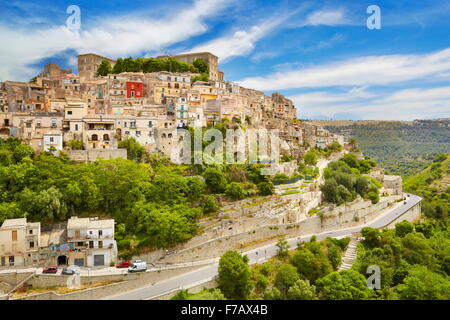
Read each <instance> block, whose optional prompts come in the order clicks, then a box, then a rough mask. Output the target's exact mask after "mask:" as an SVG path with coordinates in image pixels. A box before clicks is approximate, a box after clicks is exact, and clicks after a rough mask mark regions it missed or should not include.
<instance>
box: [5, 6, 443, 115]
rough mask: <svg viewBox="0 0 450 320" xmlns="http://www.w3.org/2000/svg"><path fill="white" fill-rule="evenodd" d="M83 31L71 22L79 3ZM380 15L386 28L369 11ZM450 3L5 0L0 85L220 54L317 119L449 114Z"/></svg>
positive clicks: (247, 82)
mask: <svg viewBox="0 0 450 320" xmlns="http://www.w3.org/2000/svg"><path fill="white" fill-rule="evenodd" d="M73 4H75V5H78V6H79V7H80V9H81V29H80V30H78V31H73V30H69V29H68V28H67V26H66V20H67V18H68V16H69V15H68V14H67V13H66V9H67V7H68V6H69V5H73ZM370 5H377V6H379V8H380V9H381V29H379V30H369V29H368V28H367V26H366V21H367V18H368V17H369V16H370V14H368V13H367V12H366V10H367V8H368V7H369V6H370ZM449 18H450V0H434V1H431V0H423V1H411V0H408V1H407V0H389V1H388V0H384V1H375V0H370V1H350V0H348V1H344V0H332V1H298V0H297V1H290V0H280V1H266V0H258V1H257V0H248V1H246V0H181V1H180V0H178V1H172V0H164V1H159V0H134V1H103V0H101V1H85V0H82V1H79V0H75V1H74V0H71V1H54V0H53V1H50V0H45V1H42V0H40V1H39V0H35V1H12V0H2V1H1V2H0V43H1V49H0V81H5V80H22V81H26V80H28V79H30V78H31V77H33V76H34V75H36V74H37V73H38V72H39V71H40V69H41V68H42V66H43V64H45V63H47V62H49V61H51V62H57V63H59V64H61V65H62V66H63V67H70V68H72V69H73V70H74V71H76V56H77V54H81V53H88V52H94V53H98V54H102V55H105V56H108V57H111V58H118V57H126V56H133V57H137V56H149V57H150V56H155V55H158V54H162V53H170V54H176V53H182V52H189V51H197V50H201V51H211V52H212V53H214V54H216V55H218V56H219V58H220V68H221V70H223V71H224V72H225V78H226V80H230V81H238V82H240V83H241V84H242V85H244V86H246V87H251V88H255V89H259V90H263V91H264V92H266V93H267V94H270V93H272V92H281V93H283V94H285V95H287V96H288V97H289V98H291V99H293V100H294V102H295V104H296V106H297V108H298V110H299V111H298V116H299V117H300V118H303V119H305V118H307V119H354V120H357V119H381V120H413V119H429V118H438V117H441V118H442V117H447V118H448V117H450V19H449Z"/></svg>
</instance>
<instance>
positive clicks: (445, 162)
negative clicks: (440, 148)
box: [404, 154, 450, 219]
mask: <svg viewBox="0 0 450 320" xmlns="http://www.w3.org/2000/svg"><path fill="white" fill-rule="evenodd" d="M404 189H405V190H406V191H409V192H411V193H414V194H417V195H419V196H421V197H423V198H424V202H423V203H422V211H423V213H425V215H427V216H428V217H435V218H440V219H442V218H447V217H448V213H449V211H450V154H440V155H438V156H436V158H435V159H434V160H433V162H432V163H430V164H428V165H427V166H426V168H425V169H424V170H422V171H421V172H420V173H418V174H416V175H414V176H411V177H409V178H408V179H406V180H405V182H404Z"/></svg>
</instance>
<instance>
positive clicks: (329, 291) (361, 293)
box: [316, 269, 373, 300]
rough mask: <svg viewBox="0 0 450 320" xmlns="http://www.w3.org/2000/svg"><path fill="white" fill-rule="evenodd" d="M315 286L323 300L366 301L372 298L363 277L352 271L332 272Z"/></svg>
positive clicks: (371, 293) (371, 292)
mask: <svg viewBox="0 0 450 320" xmlns="http://www.w3.org/2000/svg"><path fill="white" fill-rule="evenodd" d="M316 286H317V287H318V289H319V292H320V297H321V298H322V299H325V300H368V299H370V298H372V297H373V291H372V290H371V289H369V288H368V287H367V284H366V279H365V278H364V276H363V275H362V274H360V273H359V272H357V271H354V270H352V269H350V270H343V271H340V272H332V273H330V274H328V275H326V276H325V277H323V278H322V279H319V280H317V281H316Z"/></svg>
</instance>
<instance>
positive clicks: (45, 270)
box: [42, 267, 58, 273]
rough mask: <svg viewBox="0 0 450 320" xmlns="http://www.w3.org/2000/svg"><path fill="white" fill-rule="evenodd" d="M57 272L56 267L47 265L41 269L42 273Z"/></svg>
mask: <svg viewBox="0 0 450 320" xmlns="http://www.w3.org/2000/svg"><path fill="white" fill-rule="evenodd" d="M57 272H58V268H57V267H48V268H44V270H42V273H57Z"/></svg>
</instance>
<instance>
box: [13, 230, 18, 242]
mask: <svg viewBox="0 0 450 320" xmlns="http://www.w3.org/2000/svg"><path fill="white" fill-rule="evenodd" d="M12 241H17V231H15V230H14V231H12Z"/></svg>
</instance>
